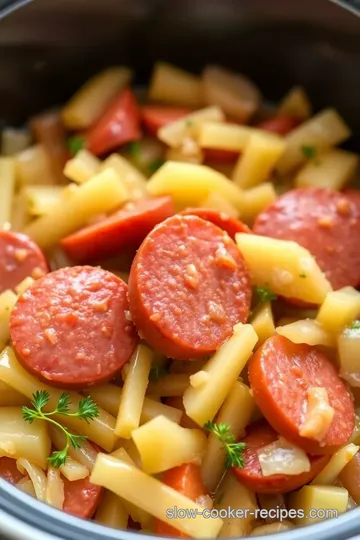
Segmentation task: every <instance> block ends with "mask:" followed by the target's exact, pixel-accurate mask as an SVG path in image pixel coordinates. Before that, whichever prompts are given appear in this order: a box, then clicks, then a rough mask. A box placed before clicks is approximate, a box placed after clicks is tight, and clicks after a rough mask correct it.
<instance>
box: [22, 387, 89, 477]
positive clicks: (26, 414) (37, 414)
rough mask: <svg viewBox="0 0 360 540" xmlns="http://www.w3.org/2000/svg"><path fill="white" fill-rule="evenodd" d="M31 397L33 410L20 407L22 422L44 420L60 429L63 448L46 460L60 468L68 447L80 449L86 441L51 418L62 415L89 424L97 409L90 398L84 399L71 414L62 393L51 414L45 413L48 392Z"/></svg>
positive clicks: (83, 436)
mask: <svg viewBox="0 0 360 540" xmlns="http://www.w3.org/2000/svg"><path fill="white" fill-rule="evenodd" d="M32 397H33V400H32V402H31V405H32V407H33V408H30V407H25V406H23V407H21V410H22V414H23V418H24V420H25V421H26V422H29V424H32V422H33V421H34V420H36V419H40V420H46V421H47V422H50V423H51V424H53V425H55V426H56V427H57V428H58V429H60V430H61V431H62V432H63V433H64V435H65V437H66V445H65V447H64V448H63V449H62V450H57V451H55V452H53V453H52V454H51V456H50V457H49V458H48V460H49V462H50V464H51V465H52V466H53V467H56V468H57V467H60V466H61V465H64V464H65V462H66V458H67V454H68V451H69V448H70V445H71V446H72V447H73V448H81V445H82V443H83V442H84V440H85V439H87V437H86V436H85V435H74V434H73V433H70V431H68V429H67V428H66V427H64V426H63V425H62V424H60V423H59V422H57V421H56V420H54V419H53V418H51V416H54V415H55V414H62V415H63V416H72V417H73V418H80V419H81V420H85V422H87V423H89V422H90V421H91V420H94V419H95V418H97V417H98V416H99V408H98V406H97V405H96V404H95V403H94V402H93V400H92V399H91V398H90V397H86V398H83V399H81V400H80V401H79V405H78V410H77V411H76V412H73V413H71V412H70V405H71V401H70V396H69V394H67V393H66V392H64V393H63V394H61V396H60V398H59V401H58V404H57V406H56V408H55V409H54V410H53V411H51V412H48V413H45V412H43V410H42V409H43V407H45V405H47V404H48V402H49V400H50V394H49V392H46V391H45V390H39V391H37V392H35V394H33V396H32Z"/></svg>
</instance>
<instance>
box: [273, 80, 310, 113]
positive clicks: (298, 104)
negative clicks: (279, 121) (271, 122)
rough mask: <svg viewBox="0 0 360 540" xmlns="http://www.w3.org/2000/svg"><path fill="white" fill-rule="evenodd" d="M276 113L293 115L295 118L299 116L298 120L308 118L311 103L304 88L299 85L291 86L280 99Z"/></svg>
mask: <svg viewBox="0 0 360 540" xmlns="http://www.w3.org/2000/svg"><path fill="white" fill-rule="evenodd" d="M278 114H284V115H289V116H295V117H296V118H300V120H307V119H308V118H310V116H311V114H312V111H311V103H310V100H309V98H308V96H307V95H306V92H305V90H304V88H301V86H294V88H291V90H290V92H288V93H287V94H286V96H285V97H284V99H283V100H282V101H281V103H280V105H279V108H278Z"/></svg>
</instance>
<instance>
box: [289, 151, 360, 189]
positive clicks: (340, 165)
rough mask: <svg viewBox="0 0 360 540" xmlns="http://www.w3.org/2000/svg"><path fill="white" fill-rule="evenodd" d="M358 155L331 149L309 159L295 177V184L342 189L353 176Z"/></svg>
mask: <svg viewBox="0 0 360 540" xmlns="http://www.w3.org/2000/svg"><path fill="white" fill-rule="evenodd" d="M358 165H359V156H357V155H356V154H352V153H351V152H345V151H344V150H338V149H336V150H331V151H330V152H325V153H323V154H320V155H319V156H317V157H315V158H314V159H313V160H311V161H309V162H308V163H307V164H306V165H304V167H303V168H302V169H301V170H300V171H299V172H298V174H297V175H296V177H295V186H296V187H298V188H302V187H318V188H332V189H338V190H341V189H343V188H344V187H345V186H346V185H347V184H348V182H350V180H351V179H352V178H353V177H354V176H355V173H356V170H357V168H358Z"/></svg>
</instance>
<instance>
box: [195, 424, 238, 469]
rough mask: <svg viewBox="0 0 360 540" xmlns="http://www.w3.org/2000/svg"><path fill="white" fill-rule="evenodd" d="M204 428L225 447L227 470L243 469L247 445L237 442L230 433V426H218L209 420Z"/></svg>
mask: <svg viewBox="0 0 360 540" xmlns="http://www.w3.org/2000/svg"><path fill="white" fill-rule="evenodd" d="M204 428H205V429H207V430H208V431H210V433H213V434H214V435H215V437H217V438H218V439H219V441H220V442H221V443H222V444H223V445H224V448H225V451H226V458H225V468H226V469H228V468H229V467H240V468H243V467H244V464H245V462H244V456H243V451H244V448H245V443H242V442H236V439H235V435H233V434H232V433H231V432H230V426H229V425H228V424H217V423H216V422H211V421H210V420H209V421H208V422H206V423H205V424H204Z"/></svg>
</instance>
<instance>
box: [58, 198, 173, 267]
mask: <svg viewBox="0 0 360 540" xmlns="http://www.w3.org/2000/svg"><path fill="white" fill-rule="evenodd" d="M174 212H175V208H174V203H173V200H172V198H171V197H168V196H166V197H158V198H156V199H145V200H142V201H139V202H136V203H131V204H128V205H127V206H125V207H124V208H122V209H121V210H119V211H118V212H116V213H115V214H113V215H112V216H110V217H109V218H107V219H104V220H103V221H100V222H99V223H96V224H95V225H90V226H89V227H86V228H85V229H81V230H80V231H78V232H76V233H74V234H72V235H70V236H67V237H66V238H64V239H63V240H62V241H61V245H62V247H63V248H64V250H65V251H66V252H67V254H68V255H69V257H71V259H72V260H73V261H76V262H78V263H84V262H89V261H94V260H99V259H101V258H105V257H112V256H113V255H117V254H119V252H120V251H121V250H122V249H124V248H127V247H131V248H133V249H134V250H135V249H136V248H138V247H139V245H140V244H141V242H142V241H143V240H144V238H145V236H146V235H147V234H148V233H149V232H150V231H151V230H152V229H153V228H154V227H155V225H157V224H158V223H160V222H161V221H163V220H164V219H166V218H168V217H170V216H172V215H173V214H174Z"/></svg>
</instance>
